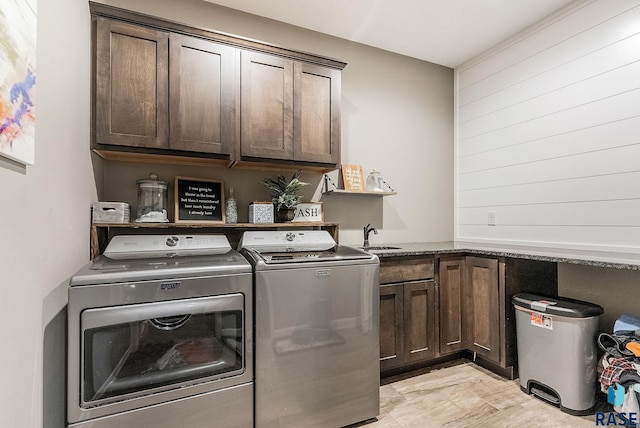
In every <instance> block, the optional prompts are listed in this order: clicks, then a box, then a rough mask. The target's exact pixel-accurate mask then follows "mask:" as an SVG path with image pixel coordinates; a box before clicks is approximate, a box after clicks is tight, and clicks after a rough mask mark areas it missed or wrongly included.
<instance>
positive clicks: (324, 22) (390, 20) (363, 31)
mask: <svg viewBox="0 0 640 428" xmlns="http://www.w3.org/2000/svg"><path fill="white" fill-rule="evenodd" d="M205 1H208V2H210V3H215V4H218V5H221V6H226V7H229V8H232V9H236V10H241V11H243V12H247V13H251V14H254V15H258V16H263V17H266V18H271V19H274V20H277V21H282V22H286V23H288V24H292V25H296V26H299V27H303V28H307V29H310V30H314V31H318V32H321V33H325V34H329V35H332V36H336V37H340V38H343V39H347V40H351V41H354V42H359V43H363V44H365V45H369V46H374V47H377V48H380V49H385V50H388V51H391V52H396V53H399V54H402V55H406V56H410V57H414V58H418V59H422V60H425V61H429V62H433V63H436V64H441V65H444V66H447V67H451V68H455V67H457V66H458V65H460V64H462V63H464V62H465V61H467V60H469V59H471V58H473V57H475V56H477V55H478V54H480V53H482V52H484V51H485V50H487V49H489V48H491V47H493V46H495V45H496V44H498V43H499V42H501V41H503V40H505V39H507V38H509V37H511V36H512V35H514V34H516V33H518V32H519V31H521V30H523V29H525V28H527V27H528V26H530V25H531V24H534V23H535V22H537V21H539V20H540V19H542V18H544V17H546V16H548V15H550V14H552V13H553V12H555V11H557V10H558V9H561V8H563V7H564V6H565V5H567V4H569V3H571V2H573V1H574V0H205Z"/></svg>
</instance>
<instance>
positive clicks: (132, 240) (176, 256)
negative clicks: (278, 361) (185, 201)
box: [67, 235, 253, 428]
mask: <svg viewBox="0 0 640 428" xmlns="http://www.w3.org/2000/svg"><path fill="white" fill-rule="evenodd" d="M252 326H253V298H252V270H251V265H250V264H249V263H248V262H247V261H246V260H245V258H244V257H242V256H241V255H240V254H239V253H238V252H236V251H235V250H232V249H231V247H230V246H229V242H228V241H227V239H226V237H224V236H222V235H177V236H173V235H140V236H136V235H128V236H116V237H114V238H113V239H112V240H111V242H110V243H109V246H108V247H107V249H106V251H105V254H104V255H102V256H100V257H98V258H96V260H95V261H94V262H92V263H90V264H88V265H87V266H85V267H84V268H83V269H82V270H80V271H79V272H78V273H77V274H76V275H74V276H73V278H72V279H71V281H70V288H69V307H68V388H67V389H68V403H67V410H68V411H67V419H68V426H69V427H74V428H75V427H78V428H106V427H110V428H112V427H135V428H152V427H153V428H175V427H189V428H199V427H224V428H237V427H247V428H249V427H253V346H252V341H253V337H252V335H253V333H252V332H253V328H252Z"/></svg>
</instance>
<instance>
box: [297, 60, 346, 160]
mask: <svg viewBox="0 0 640 428" xmlns="http://www.w3.org/2000/svg"><path fill="white" fill-rule="evenodd" d="M340 77H341V75H340V72H339V71H338V70H335V69H331V68H327V67H319V66H317V65H313V64H307V63H302V62H296V63H295V64H294V78H293V88H294V92H293V94H294V97H293V113H294V117H293V131H294V133H293V135H294V136H293V142H294V144H293V157H294V159H295V160H301V161H308V162H323V163H330V164H338V163H340V94H341V92H342V90H341V86H340V85H341V79H340Z"/></svg>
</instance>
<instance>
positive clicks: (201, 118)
mask: <svg viewBox="0 0 640 428" xmlns="http://www.w3.org/2000/svg"><path fill="white" fill-rule="evenodd" d="M235 56H236V49H234V48H232V47H229V46H225V45H221V44H219V43H214V42H211V41H208V40H203V39H199V38H195V37H189V36H183V35H180V34H171V42H170V51H169V58H170V62H169V79H170V80H169V112H170V116H169V119H170V120H169V123H170V129H171V132H170V140H169V141H170V142H169V146H170V147H171V149H175V150H185V151H190V152H202V153H219V154H226V155H230V154H232V152H233V150H234V146H235V143H236V123H237V110H236V91H235V87H236V81H235V76H236V73H235Z"/></svg>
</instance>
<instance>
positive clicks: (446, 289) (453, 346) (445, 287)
mask: <svg viewBox="0 0 640 428" xmlns="http://www.w3.org/2000/svg"><path fill="white" fill-rule="evenodd" d="M439 275H440V354H442V355H445V354H448V353H452V352H456V351H460V350H462V349H465V348H466V345H467V343H466V342H467V341H466V337H465V329H464V328H463V324H464V322H463V316H464V315H463V313H464V308H465V305H464V301H463V294H462V293H463V290H464V281H465V279H466V278H465V259H464V258H458V259H451V260H446V259H445V260H441V261H440V267H439Z"/></svg>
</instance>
